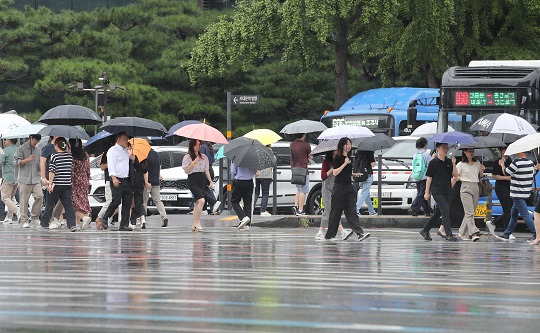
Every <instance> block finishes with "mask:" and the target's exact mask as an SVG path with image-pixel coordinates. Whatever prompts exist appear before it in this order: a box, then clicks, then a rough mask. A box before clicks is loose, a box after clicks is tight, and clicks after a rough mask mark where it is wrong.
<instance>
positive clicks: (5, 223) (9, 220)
mask: <svg viewBox="0 0 540 333" xmlns="http://www.w3.org/2000/svg"><path fill="white" fill-rule="evenodd" d="M2 224H3V225H8V224H13V221H12V219H8V218H7V217H6V219H5V220H4V221H2Z"/></svg>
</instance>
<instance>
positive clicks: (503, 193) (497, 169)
mask: <svg viewBox="0 0 540 333" xmlns="http://www.w3.org/2000/svg"><path fill="white" fill-rule="evenodd" d="M505 152H506V148H503V149H501V156H503V157H501V159H504V168H505V169H506V168H508V167H509V166H510V164H512V159H511V158H510V157H508V156H506V157H505V156H504V153H505ZM501 159H499V160H497V163H495V165H494V166H493V172H492V173H491V174H492V175H493V179H495V194H497V198H498V199H499V203H500V204H501V207H502V209H503V214H502V215H500V216H497V217H496V218H495V220H493V221H487V222H486V226H487V227H488V229H489V232H490V233H491V234H492V235H495V226H496V225H498V224H499V225H502V226H503V227H504V229H506V228H508V224H509V222H510V210H511V209H512V204H513V201H512V198H511V197H510V179H511V178H512V176H508V175H505V174H504V173H503V170H502V167H501V166H500V160H501Z"/></svg>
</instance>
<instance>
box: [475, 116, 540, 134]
mask: <svg viewBox="0 0 540 333" xmlns="http://www.w3.org/2000/svg"><path fill="white" fill-rule="evenodd" d="M469 130H470V131H483V132H490V133H508V134H515V135H527V134H534V133H536V130H535V129H534V127H532V126H531V124H530V123H529V122H528V121H527V120H525V119H523V118H520V117H518V116H514V115H511V114H509V113H492V114H487V115H485V116H482V117H480V118H479V119H478V120H477V121H475V122H474V123H473V124H472V125H471V127H470V129H469Z"/></svg>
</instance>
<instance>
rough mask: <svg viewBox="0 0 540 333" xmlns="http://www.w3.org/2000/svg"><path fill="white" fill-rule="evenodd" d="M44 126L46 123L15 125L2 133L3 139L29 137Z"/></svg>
mask: <svg viewBox="0 0 540 333" xmlns="http://www.w3.org/2000/svg"><path fill="white" fill-rule="evenodd" d="M44 127H45V125H41V124H31V125H23V126H19V127H15V128H13V129H12V130H9V131H7V132H6V133H5V134H4V135H2V139H17V138H28V136H30V134H37V133H38V132H39V131H41V130H42V129H43V128H44Z"/></svg>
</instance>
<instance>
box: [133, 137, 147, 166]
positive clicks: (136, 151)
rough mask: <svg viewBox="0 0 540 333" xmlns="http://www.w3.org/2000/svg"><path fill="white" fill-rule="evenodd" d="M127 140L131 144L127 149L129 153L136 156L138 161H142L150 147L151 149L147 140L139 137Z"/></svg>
mask: <svg viewBox="0 0 540 333" xmlns="http://www.w3.org/2000/svg"><path fill="white" fill-rule="evenodd" d="M128 142H129V144H130V145H131V147H130V149H129V153H130V154H131V155H135V156H137V158H138V159H139V162H142V161H144V160H145V159H147V158H148V154H149V153H150V149H152V147H150V144H149V143H148V141H146V140H145V139H141V138H133V139H129V140H128Z"/></svg>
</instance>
